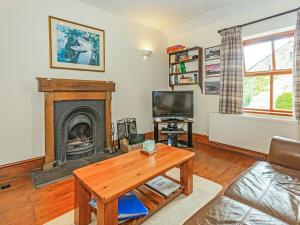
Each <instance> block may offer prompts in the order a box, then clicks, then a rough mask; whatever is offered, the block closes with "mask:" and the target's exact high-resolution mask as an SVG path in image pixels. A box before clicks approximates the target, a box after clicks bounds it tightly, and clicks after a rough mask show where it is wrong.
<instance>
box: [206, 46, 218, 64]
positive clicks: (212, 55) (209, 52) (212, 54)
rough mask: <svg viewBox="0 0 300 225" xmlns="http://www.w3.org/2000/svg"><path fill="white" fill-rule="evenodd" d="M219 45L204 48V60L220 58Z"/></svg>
mask: <svg viewBox="0 0 300 225" xmlns="http://www.w3.org/2000/svg"><path fill="white" fill-rule="evenodd" d="M220 49H221V45H218V46H214V47H210V48H206V49H205V61H208V60H214V59H220Z"/></svg>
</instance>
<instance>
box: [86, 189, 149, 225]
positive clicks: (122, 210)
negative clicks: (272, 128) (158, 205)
mask: <svg viewBox="0 0 300 225" xmlns="http://www.w3.org/2000/svg"><path fill="white" fill-rule="evenodd" d="M89 204H90V205H91V206H92V207H93V208H95V209H97V198H93V199H92V200H91V201H90V202H89ZM148 214H149V210H148V209H147V208H146V207H145V206H144V204H143V203H142V202H141V201H140V200H139V199H138V197H137V196H136V195H135V194H133V193H131V192H130V193H127V194H125V195H123V196H122V197H120V198H119V200H118V219H119V223H122V222H125V221H126V220H129V219H134V218H139V217H142V216H146V215H148Z"/></svg>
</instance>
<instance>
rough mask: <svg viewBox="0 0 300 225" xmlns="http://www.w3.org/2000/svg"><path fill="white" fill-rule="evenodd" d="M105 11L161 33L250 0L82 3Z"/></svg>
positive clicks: (104, 0)
mask: <svg viewBox="0 0 300 225" xmlns="http://www.w3.org/2000/svg"><path fill="white" fill-rule="evenodd" d="M81 1H82V2H85V3H87V4H90V5H93V6H96V7H98V8H100V9H103V10H105V11H108V12H111V13H115V14H118V15H120V16H123V17H127V18H128V19H130V20H132V21H134V22H137V23H140V24H143V25H146V26H149V27H152V28H155V29H158V30H163V29H168V28H169V27H174V26H176V25H178V24H180V23H184V22H187V21H189V20H193V19H195V18H198V17H200V16H202V15H204V14H207V13H212V12H216V11H220V10H224V9H226V8H230V7H232V6H233V5H235V4H237V3H239V2H241V1H243V2H245V1H246V2H247V1H248V2H249V3H250V2H251V1H249V0H81Z"/></svg>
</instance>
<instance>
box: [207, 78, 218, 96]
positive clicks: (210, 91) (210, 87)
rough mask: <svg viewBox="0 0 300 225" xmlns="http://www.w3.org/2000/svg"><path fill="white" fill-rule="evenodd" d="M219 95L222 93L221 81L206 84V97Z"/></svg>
mask: <svg viewBox="0 0 300 225" xmlns="http://www.w3.org/2000/svg"><path fill="white" fill-rule="evenodd" d="M219 93H220V81H211V82H205V94H206V95H219Z"/></svg>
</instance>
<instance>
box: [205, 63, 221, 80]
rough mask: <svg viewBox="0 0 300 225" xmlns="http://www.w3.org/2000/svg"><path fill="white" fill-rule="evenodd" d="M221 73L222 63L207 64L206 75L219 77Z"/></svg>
mask: <svg viewBox="0 0 300 225" xmlns="http://www.w3.org/2000/svg"><path fill="white" fill-rule="evenodd" d="M220 73H221V64H220V63H217V64H210V65H206V66H205V76H206V77H207V78H209V77H219V76H220Z"/></svg>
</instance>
